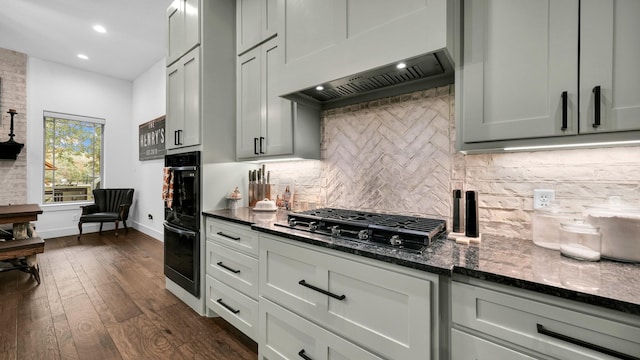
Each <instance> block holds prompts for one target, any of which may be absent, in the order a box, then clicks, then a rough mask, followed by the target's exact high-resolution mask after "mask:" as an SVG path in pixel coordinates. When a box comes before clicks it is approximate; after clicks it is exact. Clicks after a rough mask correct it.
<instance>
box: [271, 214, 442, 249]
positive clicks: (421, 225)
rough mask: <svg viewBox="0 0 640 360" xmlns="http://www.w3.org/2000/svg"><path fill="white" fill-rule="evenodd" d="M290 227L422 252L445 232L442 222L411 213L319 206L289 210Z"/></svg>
mask: <svg viewBox="0 0 640 360" xmlns="http://www.w3.org/2000/svg"><path fill="white" fill-rule="evenodd" d="M287 218H288V225H280V226H286V227H289V228H291V229H297V230H304V231H309V232H312V233H317V234H324V235H327V236H332V237H339V238H342V239H349V240H353V241H360V242H368V243H375V244H377V245H382V246H387V247H392V248H397V249H404V250H407V251H412V252H422V251H423V250H424V249H425V248H426V247H427V246H428V245H429V244H431V242H432V241H433V239H435V238H437V237H439V236H441V235H443V234H446V222H445V221H444V220H439V219H429V218H422V217H415V216H403V215H390V214H380V213H371V212H364V211H355V210H345V209H334V208H322V209H314V210H307V211H302V212H294V213H290V214H289V215H288V216H287Z"/></svg>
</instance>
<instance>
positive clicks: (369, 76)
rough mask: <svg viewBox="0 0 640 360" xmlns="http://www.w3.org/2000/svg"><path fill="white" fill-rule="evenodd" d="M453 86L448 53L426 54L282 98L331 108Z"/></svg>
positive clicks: (452, 74)
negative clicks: (443, 86)
mask: <svg viewBox="0 0 640 360" xmlns="http://www.w3.org/2000/svg"><path fill="white" fill-rule="evenodd" d="M453 83H454V70H453V65H452V63H451V61H450V58H449V56H447V54H446V52H445V51H439V52H434V53H429V54H424V55H421V56H418V57H414V58H411V59H406V60H403V61H397V62H394V63H391V64H387V65H385V66H381V67H378V68H375V69H370V70H367V71H362V72H359V73H356V74H353V75H350V76H345V77H342V78H339V79H335V80H333V81H328V82H324V83H321V84H317V85H315V86H313V87H309V88H306V89H303V90H300V91H298V92H294V93H290V94H286V95H283V97H285V98H287V99H289V100H292V101H296V102H299V103H303V104H307V105H311V106H315V107H320V108H322V109H330V108H335V107H340V106H345V105H350V104H355V103H360V102H366V101H371V100H375V99H379V98H383V97H388V96H395V95H400V94H406V93H410V92H413V91H419V90H424V89H429V88H433V87H436V86H442V85H446V84H453Z"/></svg>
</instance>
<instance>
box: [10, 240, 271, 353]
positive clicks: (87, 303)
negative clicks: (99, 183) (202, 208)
mask: <svg viewBox="0 0 640 360" xmlns="http://www.w3.org/2000/svg"><path fill="white" fill-rule="evenodd" d="M38 263H39V265H40V275H41V278H42V283H41V284H40V285H37V283H36V282H35V281H34V280H33V279H31V278H30V276H29V274H27V273H24V272H22V271H8V272H2V273H0V358H1V359H65V360H67V359H92V360H93V359H215V360H222V359H234V360H236V359H256V358H257V357H258V354H257V345H256V344H255V343H254V342H253V341H251V340H250V339H249V338H247V337H246V336H244V335H243V334H241V333H239V332H238V331H237V330H235V329H234V328H232V327H231V326H230V325H229V324H228V323H226V322H225V321H224V320H222V319H220V318H207V317H202V316H200V315H198V314H196V313H195V312H194V311H193V310H191V308H189V307H188V306H187V305H185V304H184V303H182V302H181V301H180V300H178V298H176V297H175V296H174V295H173V294H171V293H170V292H169V291H167V290H165V288H164V284H165V280H164V274H163V246H162V242H160V241H158V240H155V239H153V238H151V237H149V236H147V235H145V234H144V233H141V232H139V231H136V230H133V229H130V230H129V233H128V234H127V233H125V232H124V231H120V234H119V236H118V237H115V236H114V233H113V231H105V232H103V233H102V236H99V235H98V234H97V233H90V234H83V235H82V238H81V239H80V241H77V240H76V236H68V237H60V238H53V239H46V244H45V252H44V253H43V254H39V255H38Z"/></svg>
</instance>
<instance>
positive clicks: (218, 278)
mask: <svg viewBox="0 0 640 360" xmlns="http://www.w3.org/2000/svg"><path fill="white" fill-rule="evenodd" d="M205 224H206V230H205V232H206V239H207V242H206V245H205V251H206V262H205V267H206V278H205V289H206V291H205V303H206V307H207V309H208V313H209V315H210V316H212V315H214V314H216V315H219V316H220V317H222V318H224V319H225V320H226V321H228V322H229V323H230V324H232V325H233V326H234V327H236V328H237V329H238V330H240V331H242V332H243V333H244V334H245V335H247V336H248V337H250V338H251V339H253V340H255V341H258V269H259V266H258V259H257V251H258V234H257V233H255V232H254V231H252V230H251V229H250V228H249V227H248V226H242V225H237V224H233V223H230V222H227V221H223V220H217V219H212V218H206V219H205Z"/></svg>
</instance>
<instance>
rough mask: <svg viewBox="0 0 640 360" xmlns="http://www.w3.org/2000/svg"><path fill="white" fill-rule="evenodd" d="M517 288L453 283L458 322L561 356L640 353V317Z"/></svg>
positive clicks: (585, 357) (582, 357) (599, 357)
mask: <svg viewBox="0 0 640 360" xmlns="http://www.w3.org/2000/svg"><path fill="white" fill-rule="evenodd" d="M511 290H512V289H508V290H505V291H509V292H510V293H505V292H501V291H497V290H493V289H487V288H484V287H478V286H472V285H468V284H464V283H460V282H453V285H452V290H451V298H452V319H453V322H454V323H455V324H459V325H462V326H465V327H468V328H471V329H475V330H478V331H481V332H483V333H486V334H489V335H492V336H495V337H497V338H499V339H503V340H505V341H509V342H511V343H514V344H518V345H521V346H523V347H526V348H529V349H532V350H534V351H537V352H540V353H543V354H546V355H549V356H553V357H557V358H560V359H602V358H603V356H604V355H603V352H599V351H596V350H593V349H590V348H589V347H592V346H596V347H602V348H604V349H610V350H613V351H616V352H619V353H622V354H627V355H633V356H638V354H640V320H639V319H638V317H634V316H631V317H630V316H622V315H623V314H613V313H612V314H610V316H606V315H605V313H604V312H602V314H596V310H593V311H590V310H589V309H588V308H583V307H578V306H579V305H581V304H575V305H574V304H573V303H572V302H570V301H568V300H567V301H566V305H560V303H557V304H556V302H552V301H548V302H547V301H540V300H533V299H530V298H525V297H523V296H524V295H523V296H518V295H519V294H518V293H511ZM554 300H555V299H554ZM558 301H561V300H558ZM579 309H580V310H579ZM607 314H608V313H607ZM563 336H564V337H566V338H565V339H562V337H563ZM579 342H584V343H585V344H584V345H578V344H577V343H579ZM605 351H606V350H605ZM607 358H608V357H607Z"/></svg>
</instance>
